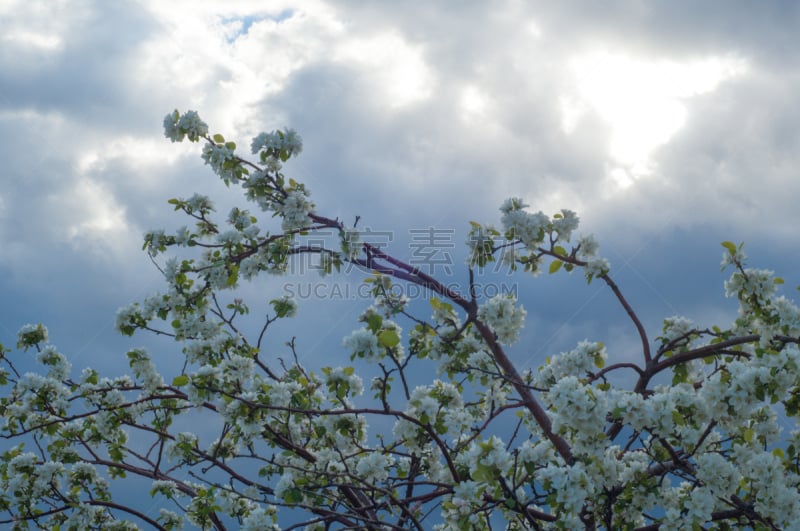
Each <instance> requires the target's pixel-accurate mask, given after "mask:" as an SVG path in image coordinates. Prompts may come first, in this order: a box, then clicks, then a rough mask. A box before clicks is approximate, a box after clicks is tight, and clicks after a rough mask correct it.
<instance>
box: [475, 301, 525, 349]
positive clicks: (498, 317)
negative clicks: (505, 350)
mask: <svg viewBox="0 0 800 531" xmlns="http://www.w3.org/2000/svg"><path fill="white" fill-rule="evenodd" d="M525 315H527V312H526V311H525V308H523V307H522V306H521V305H520V306H517V304H516V300H515V299H514V298H513V297H512V296H506V295H495V296H494V297H492V298H491V299H489V300H487V301H485V302H484V303H483V304H481V306H480V308H479V309H478V318H479V319H481V320H482V321H484V322H485V323H486V324H487V325H489V326H490V327H491V329H492V330H493V331H494V333H495V334H497V339H498V340H499V341H500V343H503V344H504V345H511V344H513V343H515V342H516V341H517V339H518V338H519V332H520V330H521V329H522V327H523V326H524V324H525Z"/></svg>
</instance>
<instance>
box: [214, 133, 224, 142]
mask: <svg viewBox="0 0 800 531" xmlns="http://www.w3.org/2000/svg"><path fill="white" fill-rule="evenodd" d="M213 138H214V142H216V143H217V144H224V143H225V137H223V136H222V135H221V134H219V133H217V134H216V135H214V137H213Z"/></svg>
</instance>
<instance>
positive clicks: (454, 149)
mask: <svg viewBox="0 0 800 531" xmlns="http://www.w3.org/2000/svg"><path fill="white" fill-rule="evenodd" d="M798 27H800V4H798V3H796V2H793V1H784V2H781V1H766V0H765V1H762V2H758V3H753V2H746V1H724V2H723V1H711V0H709V1H704V2H689V1H685V2H684V1H677V2H676V1H674V0H664V1H659V0H652V1H636V0H618V1H607V2H589V1H585V2H578V1H562V2H544V1H542V2H535V1H530V2H523V1H510V0H509V1H500V0H498V1H466V0H465V1H455V0H453V1H440V2H430V1H427V0H424V1H423V0H420V1H402V2H400V1H393V0H392V1H388V0H387V1H373V2H362V1H347V0H342V1H331V2H328V1H282V0H253V1H246V0H242V1H228V2H220V1H201V0H191V1H190V0H185V1H178V0H173V1H169V2H165V1H159V0H149V1H148V0H130V1H124V0H120V1H114V2H108V1H102V0H94V1H93V0H64V1H56V0H40V1H37V0H0V139H2V142H0V157H2V160H3V166H2V169H0V175H2V177H1V178H0V183H1V184H2V186H0V296H1V297H2V304H0V335H1V336H2V339H0V341H3V342H5V343H6V344H10V343H13V341H14V340H13V337H14V333H15V332H16V330H17V329H18V328H19V327H20V326H21V325H22V324H25V323H26V322H38V321H45V322H46V323H47V324H48V325H49V327H50V328H51V335H52V339H53V341H54V342H55V343H56V344H58V345H59V346H60V347H61V348H62V350H64V351H65V352H66V353H68V354H69V355H70V356H71V357H73V358H74V359H77V360H78V361H76V362H75V364H76V366H77V367H81V366H84V365H87V364H90V363H91V364H93V365H101V366H109V367H110V366H115V364H116V366H122V367H124V361H123V362H122V364H121V365H120V363H119V362H120V360H122V359H124V358H123V357H122V354H123V352H124V350H122V349H123V348H126V345H129V343H126V342H125V341H127V340H125V341H123V340H122V339H121V338H117V337H116V335H115V334H114V332H113V317H114V311H115V310H116V308H117V307H119V306H122V305H124V304H126V303H128V302H129V301H131V300H136V299H140V298H142V297H143V296H144V295H147V294H150V293H152V292H154V291H156V290H158V289H159V288H160V286H161V284H160V281H159V278H158V273H157V271H156V270H155V268H154V267H153V266H152V264H151V263H150V261H149V260H148V258H147V256H146V255H145V254H144V253H143V252H142V251H141V237H142V234H143V233H144V231H146V230H148V229H151V228H156V227H175V226H178V225H181V224H183V223H184V221H183V220H181V219H180V218H179V217H177V216H176V214H174V213H172V212H171V209H170V208H169V206H168V205H167V204H166V200H167V199H169V198H170V197H175V196H185V197H186V196H189V195H191V194H192V193H193V192H196V191H199V192H203V193H206V194H209V195H211V196H212V197H214V198H215V200H216V202H217V204H218V205H220V211H221V212H222V213H223V214H224V213H226V212H227V208H229V207H230V206H231V205H233V204H236V203H241V201H240V199H239V196H238V195H237V192H236V191H235V190H227V189H226V188H225V187H224V186H223V185H222V184H221V183H220V182H219V181H218V180H216V179H215V177H214V176H213V174H211V172H210V171H209V170H208V169H207V168H204V167H203V165H202V161H201V160H200V159H199V156H198V151H199V150H198V149H197V146H196V145H188V146H185V145H183V144H171V143H170V142H169V141H168V140H167V139H165V138H164V136H163V130H162V125H161V123H162V119H163V117H164V115H165V114H166V113H167V112H169V111H171V110H172V109H174V108H178V109H180V110H181V111H184V110H188V109H194V110H197V111H198V112H199V113H200V115H201V116H202V117H203V118H204V119H205V121H206V122H208V123H209V125H210V126H211V129H212V130H213V131H214V132H220V133H223V134H224V135H225V136H226V138H227V139H235V140H237V141H238V143H239V145H240V146H248V145H249V140H250V138H252V136H254V135H255V134H257V133H258V132H260V131H263V130H271V129H273V128H275V127H283V126H291V127H294V128H296V129H297V130H298V131H299V132H300V134H301V135H302V136H303V138H304V140H305V149H304V153H303V155H302V156H301V157H300V158H299V159H297V160H296V161H294V162H291V163H290V164H289V166H288V167H287V173H288V174H289V175H290V176H294V177H295V178H296V179H297V180H300V181H303V182H305V183H307V185H308V186H309V188H310V189H311V190H312V193H313V198H314V200H315V201H316V204H317V207H318V211H319V212H320V213H322V214H325V215H328V216H332V217H333V216H340V217H341V218H342V219H346V220H352V219H353V218H354V216H356V215H360V216H361V217H362V220H363V221H362V223H365V224H366V225H368V226H370V227H373V228H375V229H376V230H388V231H393V233H394V234H395V235H396V237H395V240H394V242H395V247H394V248H393V252H394V253H395V254H397V255H398V256H400V257H405V258H408V257H409V256H410V255H411V253H412V252H413V250H412V249H410V248H409V246H408V241H409V239H410V238H411V236H410V235H409V232H408V231H409V229H428V228H431V227H433V228H436V229H442V230H445V231H453V232H451V233H448V234H452V239H451V240H450V241H452V242H453V243H455V244H457V249H455V248H454V249H453V250H452V251H448V252H452V256H453V257H454V262H458V263H460V261H461V258H459V256H461V255H459V253H462V251H461V250H460V249H461V248H462V245H461V243H462V242H463V240H464V238H465V236H466V233H467V231H468V221H470V220H476V221H481V222H496V221H497V220H498V219H499V214H498V211H497V208H498V206H499V205H500V203H501V202H502V200H503V199H505V198H507V197H510V196H521V197H523V198H525V200H526V201H527V202H528V203H529V204H530V205H531V207H532V208H533V209H535V210H543V211H544V212H546V213H549V214H552V213H554V212H557V211H558V210H559V209H561V208H569V209H572V210H575V211H577V212H578V214H579V215H580V216H581V219H582V229H581V230H582V231H583V232H593V233H595V234H596V235H597V237H598V239H599V240H600V242H601V250H602V252H603V254H604V255H605V256H607V257H608V258H609V259H610V261H611V264H612V268H613V271H614V274H615V276H616V278H617V279H618V281H619V283H620V284H621V285H622V287H623V289H624V290H625V291H626V293H628V295H629V297H630V298H631V302H632V303H633V305H634V307H635V308H636V309H637V310H638V311H640V312H641V313H642V315H643V317H644V319H645V321H646V324H647V326H648V327H649V328H650V330H651V332H656V331H657V330H658V328H659V326H660V319H661V318H662V317H665V316H670V315H674V314H684V315H688V316H690V317H692V318H694V319H695V320H696V321H697V322H698V323H700V324H703V325H706V324H712V323H716V322H720V323H721V324H725V323H726V322H728V321H730V319H731V317H732V312H733V305H732V304H731V302H730V301H725V300H723V298H722V281H723V279H724V278H725V276H724V274H722V273H720V271H719V267H718V266H719V260H720V258H721V254H722V248H721V247H720V246H719V242H720V241H722V240H734V241H737V242H738V241H745V242H746V245H747V248H748V249H749V250H750V254H751V255H752V257H753V261H752V263H753V265H757V266H762V267H770V268H773V269H775V270H777V271H779V272H780V273H781V274H782V275H783V276H784V277H785V278H786V280H787V285H790V286H795V285H797V284H800V274H798V272H797V267H796V264H797V263H798V258H800V250H798V238H797V227H798V225H799V224H800V209H798V208H797V199H798V197H800V194H799V192H800V184H799V183H800V181H799V180H798V178H797V168H798V165H797V163H796V160H797V158H800V149H798V148H799V147H800V146H799V145H798V144H799V142H798V138H800V137H799V136H798V131H800V110H799V109H800V106H798V105H797V94H798V93H800V68H799V67H800V62H798V47H797V37H796V35H797V28H798ZM450 241H448V242H447V243H449V242H450ZM448 249H449V248H448ZM456 266H457V264H456ZM455 269H458V270H459V271H456V272H454V273H453V274H454V275H456V277H457V276H458V275H459V274H463V272H460V271H461V269H462V268H461V266H457V267H455ZM437 272H438V271H437ZM519 282H520V284H519V285H520V288H521V290H522V291H521V293H520V296H521V298H522V299H523V301H524V303H525V305H526V307H527V308H528V311H529V317H530V320H529V323H528V326H527V328H526V335H525V337H524V341H523V342H522V344H521V345H520V346H519V349H518V352H517V353H516V354H515V356H516V357H517V359H518V360H525V361H527V360H534V361H535V360H536V359H538V358H537V357H539V356H542V357H543V356H544V355H545V354H550V353H552V352H550V350H552V349H558V348H562V345H563V346H568V345H569V344H574V343H575V342H576V341H579V340H581V339H583V338H584V337H590V338H591V339H598V340H603V341H606V342H607V343H609V344H612V345H616V346H618V347H619V348H620V349H624V348H625V347H626V345H627V343H628V342H629V341H630V344H631V345H635V336H634V334H633V330H632V327H630V326H628V323H626V322H625V321H624V315H623V314H622V313H621V311H620V310H619V309H618V308H617V307H615V306H613V301H612V300H611V299H610V297H608V295H607V294H606V293H605V291H604V290H602V287H601V286H595V285H592V286H589V287H587V286H586V284H585V282H584V281H583V280H582V279H581V278H580V277H579V276H573V277H567V276H563V278H562V277H561V276H558V278H549V277H547V276H544V277H538V278H535V279H532V278H521V279H520V280H519ZM265 289H267V290H275V289H276V288H275V286H274V285H272V286H271V287H267V288H265ZM324 304H325V303H324V302H323V303H321V306H320V305H315V304H305V305H304V306H303V307H301V312H308V313H306V314H305V316H306V318H307V319H320V318H321V315H322V314H323V313H325V312H329V311H330V308H331V307H332V306H325V305H324ZM307 308H310V309H307ZM320 308H321V309H320ZM360 308H363V305H359V306H358V308H357V309H356V310H354V311H353V313H352V314H348V315H347V317H348V319H346V320H345V321H346V322H345V324H346V325H347V326H344V325H343V326H344V328H345V329H347V328H348V327H349V328H352V327H353V326H351V325H350V324H349V323H352V324H353V325H354V324H355V323H354V319H355V315H357V313H358V311H357V310H358V309H360ZM314 312H317V313H314ZM302 315H303V314H302V313H301V316H302ZM349 317H352V319H349ZM325 330H329V329H328V328H325ZM326 334H327V335H326ZM337 334H338V332H330V333H329V332H325V333H324V334H322V337H323V338H326V339H325V341H322V340H320V339H315V338H308V339H307V342H306V348H307V350H308V351H309V352H320V353H321V352H323V351H324V350H326V349H328V350H330V349H334V350H340V346H339V345H340V341H341V340H340V338H341V336H342V334H338V335H337ZM653 335H656V334H655V333H654V334H653ZM328 336H330V341H328V340H327V337H328ZM612 355H613V354H612ZM623 355H624V354H623Z"/></svg>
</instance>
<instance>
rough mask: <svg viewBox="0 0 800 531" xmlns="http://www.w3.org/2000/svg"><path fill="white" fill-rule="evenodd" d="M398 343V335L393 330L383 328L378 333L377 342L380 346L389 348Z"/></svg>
mask: <svg viewBox="0 0 800 531" xmlns="http://www.w3.org/2000/svg"><path fill="white" fill-rule="evenodd" d="M398 343H400V336H398V335H397V332H395V331H394V330H384V331H383V332H381V333H380V334H378V344H380V345H381V346H382V347H387V348H391V347H394V346H397V344H398Z"/></svg>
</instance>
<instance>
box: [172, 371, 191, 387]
mask: <svg viewBox="0 0 800 531" xmlns="http://www.w3.org/2000/svg"><path fill="white" fill-rule="evenodd" d="M188 383H189V377H188V376H186V375H185V374H181V375H180V376H176V377H175V378H173V380H172V385H174V386H175V387H183V386H184V385H186V384H188Z"/></svg>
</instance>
